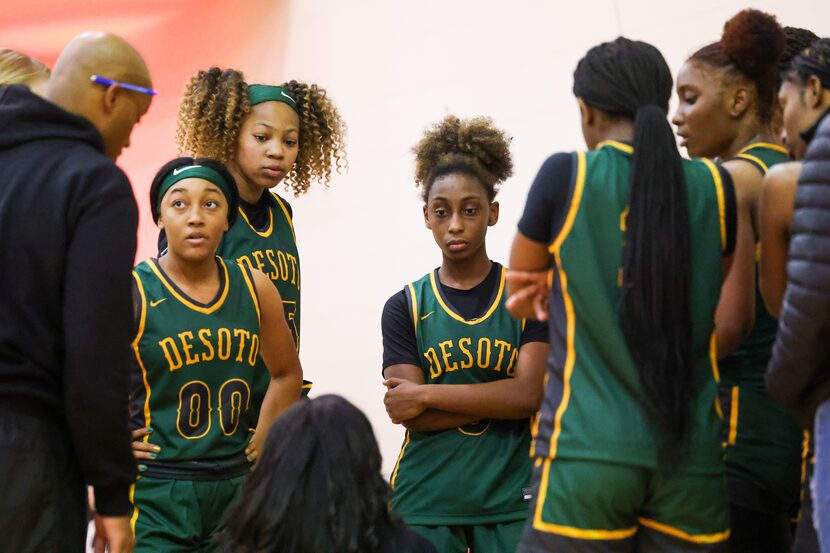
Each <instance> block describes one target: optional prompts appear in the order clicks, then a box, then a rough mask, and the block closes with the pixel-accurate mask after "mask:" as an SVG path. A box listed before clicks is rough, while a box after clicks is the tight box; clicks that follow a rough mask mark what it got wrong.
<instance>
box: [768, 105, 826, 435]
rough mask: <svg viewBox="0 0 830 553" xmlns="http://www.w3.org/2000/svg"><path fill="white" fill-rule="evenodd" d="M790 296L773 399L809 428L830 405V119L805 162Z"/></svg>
mask: <svg viewBox="0 0 830 553" xmlns="http://www.w3.org/2000/svg"><path fill="white" fill-rule="evenodd" d="M787 277H788V283H787V291H786V294H785V296H784V305H783V307H782V309H781V318H780V319H779V322H778V337H777V339H776V341H775V346H774V348H773V352H772V359H771V361H770V364H769V369H768V370H767V376H766V382H767V387H768V388H769V392H770V395H772V397H773V398H774V399H775V400H776V401H778V402H779V403H781V404H782V405H784V406H786V407H788V408H790V409H792V410H793V411H794V412H795V413H796V415H797V416H798V417H799V420H800V421H801V423H802V424H803V425H804V427H805V428H810V427H812V422H813V417H814V416H815V412H816V408H817V407H818V405H819V404H821V403H822V402H823V401H825V400H828V399H830V117H828V116H825V117H824V118H823V120H822V121H821V123H820V125H819V127H818V131H817V132H816V135H815V138H813V140H812V141H811V142H810V147H809V148H808V150H807V155H806V157H805V158H804V169H803V171H802V173H801V177H800V178H799V180H798V190H797V191H796V194H795V211H794V213H793V223H792V240H791V242H790V254H789V261H788V262H787Z"/></svg>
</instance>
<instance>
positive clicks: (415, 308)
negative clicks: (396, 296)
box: [407, 283, 418, 334]
mask: <svg viewBox="0 0 830 553" xmlns="http://www.w3.org/2000/svg"><path fill="white" fill-rule="evenodd" d="M407 286H409V296H410V299H411V301H412V325H413V327H414V328H415V333H416V334H417V333H418V300H417V299H415V287H414V286H412V283H410V284H408V285H407Z"/></svg>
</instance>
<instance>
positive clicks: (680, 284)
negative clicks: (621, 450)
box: [620, 105, 696, 451]
mask: <svg viewBox="0 0 830 553" xmlns="http://www.w3.org/2000/svg"><path fill="white" fill-rule="evenodd" d="M628 202H629V213H628V220H627V225H626V226H627V230H626V237H625V246H624V249H623V288H622V301H621V305H620V324H621V327H622V331H623V334H624V335H625V338H626V341H627V342H628V345H629V349H630V350H631V355H632V357H633V358H634V363H635V364H636V365H637V368H638V369H639V372H640V382H641V384H642V386H643V392H644V393H645V395H646V398H648V399H649V400H650V402H651V404H652V407H653V408H654V411H655V414H656V415H657V420H658V422H659V424H660V427H661V429H662V438H663V445H664V447H665V448H670V449H668V451H671V450H674V449H676V448H677V446H681V445H682V444H683V443H684V442H685V441H686V438H687V437H688V434H689V424H690V423H689V417H690V416H689V403H690V402H691V401H692V398H693V397H694V395H695V392H696V390H695V372H694V367H693V365H692V331H691V327H692V321H691V307H690V305H689V304H690V297H691V271H692V267H691V263H690V258H691V229H690V227H689V208H688V204H687V195H686V181H685V176H684V174H683V167H682V165H681V160H680V155H679V154H678V152H677V147H676V145H675V141H674V134H673V133H672V130H671V127H670V126H669V124H668V121H667V120H666V113H665V112H664V111H663V110H662V109H661V108H659V107H658V106H655V105H646V106H642V107H640V108H639V109H638V110H637V114H636V117H635V119H634V154H633V159H632V163H631V191H630V192H629V197H628Z"/></svg>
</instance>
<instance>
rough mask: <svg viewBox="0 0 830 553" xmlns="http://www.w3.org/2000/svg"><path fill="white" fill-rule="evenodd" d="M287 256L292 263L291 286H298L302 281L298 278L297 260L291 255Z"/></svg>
mask: <svg viewBox="0 0 830 553" xmlns="http://www.w3.org/2000/svg"><path fill="white" fill-rule="evenodd" d="M286 255H287V256H288V261H290V262H291V284H297V283H298V282H299V280H300V279H299V277H298V276H297V258H296V257H294V256H293V255H291V254H290V253H289V254H286Z"/></svg>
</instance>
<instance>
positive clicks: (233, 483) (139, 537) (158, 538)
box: [132, 476, 245, 553]
mask: <svg viewBox="0 0 830 553" xmlns="http://www.w3.org/2000/svg"><path fill="white" fill-rule="evenodd" d="M244 482H245V476H235V477H232V478H228V479H226V480H167V479H160V478H147V477H139V479H138V480H137V481H136V483H135V487H134V490H133V503H134V505H135V508H134V509H133V517H132V524H133V529H134V530H135V541H136V543H135V553H143V552H146V553H151V552H152V553H155V552H159V551H164V552H165V553H185V552H188V553H190V552H207V551H216V549H217V548H216V544H214V543H213V539H214V538H215V535H216V530H217V529H218V528H219V524H220V523H221V522H222V517H223V516H224V515H225V512H226V511H227V510H228V508H229V507H231V506H232V505H233V504H234V503H235V502H236V500H237V498H239V494H240V493H241V492H242V484H243V483H244Z"/></svg>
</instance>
